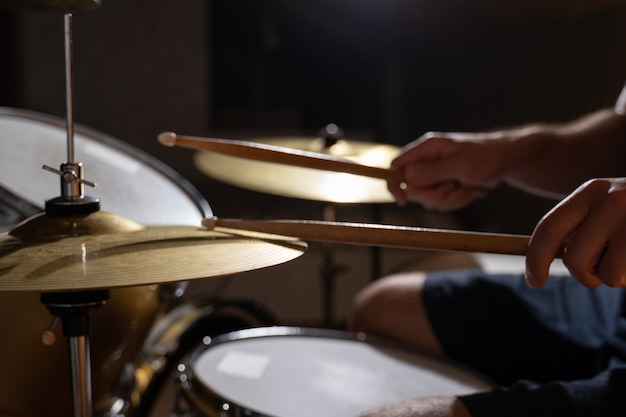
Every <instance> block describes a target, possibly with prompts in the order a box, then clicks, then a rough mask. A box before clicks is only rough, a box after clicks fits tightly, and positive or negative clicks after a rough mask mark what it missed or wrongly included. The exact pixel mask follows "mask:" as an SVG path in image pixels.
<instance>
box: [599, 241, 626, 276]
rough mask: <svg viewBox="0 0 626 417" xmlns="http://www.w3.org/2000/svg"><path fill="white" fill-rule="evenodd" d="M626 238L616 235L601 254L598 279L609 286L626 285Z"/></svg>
mask: <svg viewBox="0 0 626 417" xmlns="http://www.w3.org/2000/svg"><path fill="white" fill-rule="evenodd" d="M624 253H626V238H624V235H620V236H619V237H615V238H614V239H613V240H611V242H610V244H609V245H608V246H607V247H606V248H605V250H604V252H603V253H601V254H600V258H599V259H598V261H597V263H596V265H594V267H595V270H596V275H597V276H598V279H599V280H600V281H602V282H603V283H604V284H606V285H608V286H609V287H626V259H625V258H624Z"/></svg>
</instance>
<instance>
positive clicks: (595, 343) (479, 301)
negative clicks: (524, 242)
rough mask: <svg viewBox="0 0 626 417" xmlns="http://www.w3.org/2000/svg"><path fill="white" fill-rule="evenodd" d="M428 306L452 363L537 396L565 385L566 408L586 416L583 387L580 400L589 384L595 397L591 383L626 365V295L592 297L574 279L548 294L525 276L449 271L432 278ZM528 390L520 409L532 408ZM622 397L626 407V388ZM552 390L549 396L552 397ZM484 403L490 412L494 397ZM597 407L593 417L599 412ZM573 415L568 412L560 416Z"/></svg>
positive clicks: (557, 280) (555, 284)
mask: <svg viewBox="0 0 626 417" xmlns="http://www.w3.org/2000/svg"><path fill="white" fill-rule="evenodd" d="M424 304H425V307H426V311H427V314H428V315H429V319H430V321H431V324H432V326H433V330H434V332H435V334H436V335H437V337H438V339H439V340H440V342H441V344H442V346H443V349H444V350H445V352H446V354H447V355H448V356H449V357H450V358H452V359H454V360H456V361H459V362H461V363H464V364H466V365H468V366H469V367H471V368H474V369H475V370H477V371H478V372H479V373H482V374H484V375H486V376H488V377H491V378H492V379H493V380H494V381H496V382H497V383H499V384H502V385H503V386H510V385H514V384H516V383H519V381H520V380H522V381H532V382H529V383H532V384H533V387H534V388H533V389H537V387H542V385H541V384H545V386H546V387H547V386H548V385H550V384H553V383H554V381H560V382H559V383H561V382H562V383H563V386H564V388H563V387H561V388H563V389H561V392H565V395H564V398H565V400H564V402H565V403H567V402H568V401H569V402H572V404H570V405H572V407H573V408H572V409H577V410H581V411H582V410H583V409H585V410H587V409H586V408H585V407H586V405H583V406H582V408H581V404H580V403H579V399H578V397H580V396H581V395H580V392H581V391H580V389H581V383H582V390H583V391H582V392H584V388H585V387H584V385H585V381H586V380H589V383H590V387H591V386H592V385H593V387H595V388H594V389H595V390H596V391H597V386H598V382H597V380H596V381H595V382H592V378H594V377H596V376H598V375H599V374H601V373H603V372H606V371H607V370H609V369H611V368H613V367H622V366H623V364H624V363H626V289H623V288H620V289H618V288H608V287H605V286H601V287H598V288H594V289H589V288H586V287H583V286H582V285H580V284H578V283H577V282H576V281H574V280H573V279H571V278H570V277H551V278H550V279H549V280H548V282H547V284H546V285H545V286H544V287H542V288H539V289H533V288H530V287H529V286H528V285H527V284H526V283H525V281H524V277H523V276H522V275H521V274H520V275H504V274H501V275H493V274H492V275H488V274H486V273H484V272H481V271H470V270H468V271H443V272H436V273H431V274H429V276H428V279H427V280H426V284H425V288H424ZM613 380H615V378H613ZM574 381H575V382H574ZM570 382H571V384H574V385H573V386H575V388H576V389H575V390H574V391H572V396H573V397H576V398H570V397H569V396H568V395H567V393H568V391H567V389H568V386H569V385H568V384H570ZM622 383H623V382H622ZM536 384H537V385H536ZM551 386H552V385H551ZM608 388H609V387H607V389H608ZM528 389H529V388H528V387H525V391H524V392H526V394H525V395H524V396H523V400H522V399H520V401H523V402H524V404H526V405H527V406H530V405H531V404H530V403H529V401H530V402H531V403H532V398H530V397H529V396H528V395H527V393H528ZM551 389H553V386H552V388H551ZM621 389H623V390H624V391H622V392H624V395H623V397H624V400H623V403H626V386H623V387H621ZM546 390H548V388H546V389H545V390H544V391H543V393H544V394H545V393H546V392H548V391H549V390H548V391H546ZM540 391H541V390H540ZM600 391H601V390H600ZM505 392H507V393H508V391H506V390H505ZM574 392H575V394H574ZM605 394H606V393H600V394H599V395H598V396H597V397H596V398H595V400H594V399H591V400H590V401H591V403H593V402H594V401H604V400H600V398H602V396H603V395H605ZM494 395H496V394H494ZM502 395H503V394H502V391H500V392H498V393H497V398H498V401H501V400H502V398H503V397H502ZM531 397H532V396H531ZM495 398H496V397H493V399H494V401H495ZM537 398H538V399H539V398H541V401H538V404H541V403H543V404H546V399H545V398H544V397H542V396H540V395H537ZM480 399H481V401H478V403H479V404H483V402H484V401H486V404H489V396H488V395H487V396H486V397H485V396H483V397H480ZM511 401H514V399H513V397H512V398H511ZM585 401H586V400H585ZM620 401H621V400H620ZM591 403H590V404H588V405H589V407H591V408H589V409H588V410H587V411H590V412H593V411H592V410H594V408H593V407H594V405H593V404H591ZM552 405H553V406H554V405H555V404H554V403H553V404H552ZM622 405H624V404H621V405H620V406H622ZM538 406H539V405H538ZM496 408H497V407H496ZM496 408H493V410H496ZM522 409H524V407H518V408H517V410H522ZM567 409H568V408H567V407H566V406H564V408H562V409H561V410H562V411H565V410H567ZM502 410H503V409H500V411H502ZM470 411H472V410H470ZM474 411H476V410H474ZM552 411H554V410H552ZM533 412H535V413H537V410H534V411H533ZM482 415H490V414H485V413H483V414H480V413H479V414H476V415H475V414H474V413H472V416H473V417H479V416H482ZM494 415H495V414H494ZM516 415H517V414H516ZM520 415H524V414H520ZM539 415H541V413H539ZM546 415H548V414H546ZM563 415H565V414H563ZM600 415H603V414H600ZM607 415H608V414H607ZM625 415H626V414H625Z"/></svg>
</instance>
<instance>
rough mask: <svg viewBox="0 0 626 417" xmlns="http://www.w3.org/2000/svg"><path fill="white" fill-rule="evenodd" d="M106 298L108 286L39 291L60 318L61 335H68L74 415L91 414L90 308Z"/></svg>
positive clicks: (52, 311)
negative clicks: (105, 287) (104, 287)
mask: <svg viewBox="0 0 626 417" xmlns="http://www.w3.org/2000/svg"><path fill="white" fill-rule="evenodd" d="M108 298H109V291H108V290H96V291H82V292H62V293H44V294H42V295H41V302H42V303H43V304H45V305H46V307H47V308H48V310H49V311H50V313H51V314H52V316H53V317H58V318H60V319H61V322H62V324H63V335H64V336H65V337H66V338H67V342H68V353H69V363H70V380H71V385H72V404H73V415H74V417H91V416H92V415H93V406H92V404H93V401H92V397H91V356H90V349H89V333H90V331H91V311H92V310H93V309H96V308H98V307H101V306H103V305H104V303H105V302H106V300H107V299H108Z"/></svg>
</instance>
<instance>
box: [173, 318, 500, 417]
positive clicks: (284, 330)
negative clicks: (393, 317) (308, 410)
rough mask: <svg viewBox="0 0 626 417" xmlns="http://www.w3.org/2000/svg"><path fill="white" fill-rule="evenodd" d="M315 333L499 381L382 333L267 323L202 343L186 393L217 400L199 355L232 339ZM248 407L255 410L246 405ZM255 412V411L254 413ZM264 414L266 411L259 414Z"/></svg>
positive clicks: (189, 373)
mask: <svg viewBox="0 0 626 417" xmlns="http://www.w3.org/2000/svg"><path fill="white" fill-rule="evenodd" d="M294 336H296V337H311V338H325V339H334V340H345V341H352V342H363V343H368V344H370V345H371V346H373V347H375V348H381V349H384V348H387V349H393V350H395V351H398V352H400V353H406V354H408V355H414V356H420V357H421V358H424V359H426V360H429V361H432V362H433V364H440V365H442V366H444V367H450V368H454V369H456V370H458V371H459V372H463V373H465V374H467V375H471V376H472V377H473V378H474V379H476V380H477V381H481V382H483V383H484V384H485V386H489V387H495V386H496V383H495V382H494V381H493V380H492V379H491V378H489V377H487V376H485V375H483V374H481V373H479V372H477V371H476V370H474V369H472V368H470V367H468V366H467V365H464V364H462V363H459V362H457V361H454V360H451V359H447V358H445V359H444V358H441V357H438V356H435V355H434V354H431V353H428V352H423V351H420V350H418V349H416V348H413V347H410V346H409V345H407V344H404V343H401V342H398V341H394V340H389V339H385V338H382V337H377V336H371V335H366V334H365V333H354V332H349V331H345V330H335V329H323V328H314V327H297V326H267V327H257V328H250V329H243V330H236V331H233V332H230V333H226V334H223V335H219V336H216V337H214V338H206V340H203V346H201V347H199V348H198V349H197V350H196V351H195V352H194V353H193V354H192V355H191V357H190V360H189V366H188V367H187V369H186V371H185V375H186V376H185V378H184V379H185V383H184V384H182V388H183V393H184V395H186V396H187V397H188V398H189V399H190V400H191V401H193V402H194V403H195V402H198V401H200V400H203V401H207V400H210V401H213V402H214V403H215V398H214V396H215V395H218V394H217V393H216V392H215V391H213V389H211V387H208V386H206V385H205V384H204V383H202V382H200V383H194V381H197V380H199V378H198V374H197V372H196V366H195V364H196V363H197V361H198V359H199V358H200V357H201V356H202V355H203V354H204V353H205V352H206V351H207V350H209V349H211V348H213V347H215V346H218V345H221V344H225V343H229V342H234V341H237V340H252V339H261V338H267V337H294ZM229 404H230V405H231V406H235V407H240V408H241V405H239V404H237V403H236V402H234V401H229ZM196 406H202V404H196ZM246 410H247V411H249V412H251V411H252V410H249V409H247V408H246ZM253 415H254V414H253ZM258 415H264V414H258Z"/></svg>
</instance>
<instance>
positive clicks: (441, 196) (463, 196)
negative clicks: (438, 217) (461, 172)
mask: <svg viewBox="0 0 626 417" xmlns="http://www.w3.org/2000/svg"><path fill="white" fill-rule="evenodd" d="M404 191H405V196H406V198H407V199H408V200H410V201H414V202H417V203H420V204H421V205H423V206H424V207H425V208H427V209H429V210H438V211H452V210H457V209H460V208H462V207H464V206H466V205H468V204H469V203H470V202H471V201H473V200H475V199H477V198H481V197H484V196H485V195H486V191H485V189H483V188H480V187H467V186H463V185H461V184H459V183H458V182H456V181H446V182H443V183H440V184H437V185H436V186H433V187H412V186H410V185H409V186H407V187H406V189H405V190H404Z"/></svg>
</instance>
